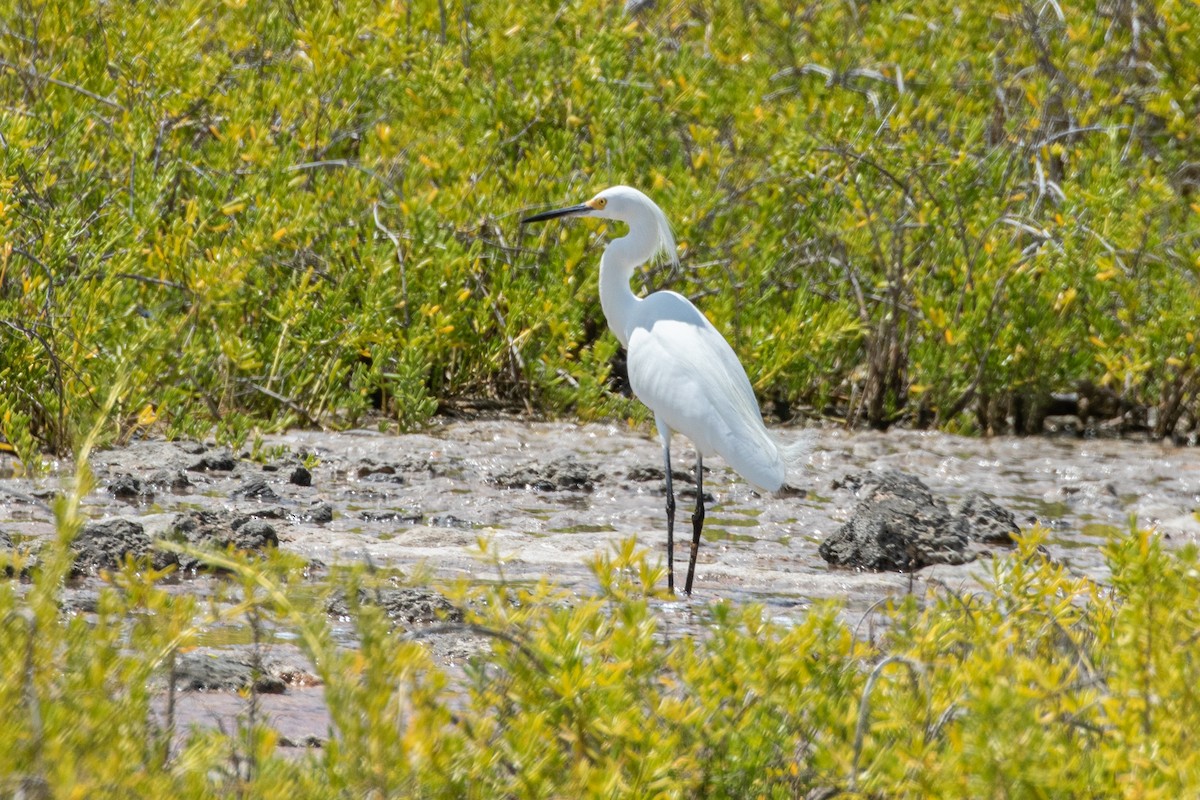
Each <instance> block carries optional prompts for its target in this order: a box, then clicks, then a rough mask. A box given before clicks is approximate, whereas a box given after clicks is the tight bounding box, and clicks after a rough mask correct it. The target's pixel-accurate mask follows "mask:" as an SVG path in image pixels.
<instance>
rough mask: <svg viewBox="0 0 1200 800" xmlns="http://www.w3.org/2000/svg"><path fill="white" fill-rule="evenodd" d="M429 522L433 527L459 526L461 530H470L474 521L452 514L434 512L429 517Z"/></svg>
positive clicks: (473, 525)
mask: <svg viewBox="0 0 1200 800" xmlns="http://www.w3.org/2000/svg"><path fill="white" fill-rule="evenodd" d="M429 524H430V525H432V526H434V527H435V528H459V529H461V530H470V529H471V528H474V527H475V523H474V522H470V521H469V520H465V519H459V518H458V517H456V516H454V515H453V514H436V515H434V516H432V517H430V518H429Z"/></svg>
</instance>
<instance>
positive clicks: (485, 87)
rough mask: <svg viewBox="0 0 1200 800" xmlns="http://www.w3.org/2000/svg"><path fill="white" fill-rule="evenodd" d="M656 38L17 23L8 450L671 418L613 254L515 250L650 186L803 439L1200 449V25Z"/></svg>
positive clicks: (480, 26)
mask: <svg viewBox="0 0 1200 800" xmlns="http://www.w3.org/2000/svg"><path fill="white" fill-rule="evenodd" d="M621 6H622V4H621V3H619V2H603V3H601V2H578V3H567V4H563V3H559V2H542V1H541V0H539V1H538V2H527V3H518V4H504V3H448V2H447V3H443V2H438V3H432V2H425V3H392V4H389V3H379V2H375V1H374V0H346V2H340V3H335V4H331V3H325V2H303V1H300V2H288V3H275V2H265V0H248V1H246V2H243V1H242V0H238V1H236V2H234V1H233V0H230V1H229V2H224V3H220V2H214V1H213V0H186V1H185V2H178V3H134V4H125V3H104V2H94V0H54V2H53V3H51V2H46V1H45V0H21V2H17V3H15V4H14V5H13V6H12V7H11V9H10V10H9V13H6V14H5V21H4V26H3V30H2V31H0V132H2V134H0V135H2V140H0V434H2V435H3V437H4V439H6V440H7V442H8V443H9V444H10V445H11V446H12V447H15V448H16V449H17V450H18V451H19V452H20V453H21V454H22V455H23V456H25V457H26V460H28V461H31V462H32V461H33V460H34V455H35V453H36V452H37V451H38V450H45V449H50V450H55V451H58V452H68V451H69V449H70V443H71V442H72V441H73V440H74V437H75V436H76V434H77V431H79V430H81V429H84V428H86V427H87V425H88V420H90V419H91V418H92V416H93V415H94V412H95V405H96V403H97V402H98V401H99V399H100V398H103V397H104V396H105V395H106V393H107V391H108V387H109V385H110V384H111V383H112V380H113V377H114V376H115V375H117V374H119V373H120V371H121V370H122V368H123V364H124V363H126V361H128V360H130V358H131V356H132V361H133V362H134V363H136V364H137V374H136V375H134V376H133V379H132V380H131V381H130V382H129V384H128V387H127V389H126V390H125V391H124V392H123V393H122V396H121V398H120V402H119V411H120V414H119V415H118V417H117V419H116V420H115V421H114V423H113V425H112V429H111V430H110V431H109V432H108V434H107V435H108V437H109V438H113V437H120V436H125V435H128V434H129V433H130V432H131V431H133V430H135V429H138V428H140V427H146V426H159V427H165V428H166V429H167V431H168V432H172V433H176V434H189V433H190V434H195V433H197V432H204V433H207V432H208V431H209V430H210V428H211V427H212V426H213V425H216V426H217V427H218V433H219V435H220V436H221V437H222V438H224V439H227V440H231V441H235V442H236V441H239V440H240V439H241V438H244V437H245V436H246V435H247V434H248V433H249V432H250V431H252V429H254V428H255V427H280V426H287V425H297V424H301V425H311V424H316V423H320V424H329V425H348V424H354V423H355V422H356V421H358V420H360V419H362V418H363V416H364V414H367V413H376V412H379V413H382V414H383V415H384V416H385V417H386V418H387V419H390V420H393V421H394V422H396V423H399V424H402V425H413V424H419V423H421V422H422V421H424V420H426V419H427V418H428V417H429V415H430V414H432V413H434V411H435V410H436V409H437V408H438V406H439V404H446V403H451V404H452V403H454V402H455V401H458V400H462V399H464V398H482V399H484V400H486V401H489V402H492V403H499V404H502V405H505V406H510V407H512V406H515V407H520V408H532V409H535V410H540V411H543V412H550V413H554V412H572V413H577V414H580V415H584V416H589V415H598V414H612V413H618V414H626V413H633V409H634V408H635V407H634V406H627V405H625V404H624V402H623V401H622V400H620V399H619V398H614V397H613V396H612V395H611V394H610V393H609V392H608V390H607V380H608V378H609V375H610V371H611V370H612V369H613V367H612V365H613V361H614V357H615V356H616V351H617V345H616V342H615V340H613V339H612V337H611V336H609V335H607V334H606V333H605V331H604V324H603V319H602V315H601V313H600V308H599V303H598V300H597V297H596V286H595V281H596V278H595V263H596V260H597V257H598V249H599V244H600V238H601V237H602V236H604V235H607V234H611V233H612V231H603V230H601V229H598V228H596V227H595V226H592V227H589V226H587V225H576V226H564V227H560V228H550V229H545V231H548V232H545V231H539V232H537V233H532V234H531V233H527V232H522V231H521V230H519V228H518V226H517V225H516V223H515V220H516V219H517V218H518V217H519V216H520V214H521V213H522V212H523V211H525V210H527V209H528V208H530V207H532V206H534V205H536V204H542V203H546V202H563V201H577V200H579V199H581V198H583V197H586V196H588V195H589V194H590V193H591V192H593V191H594V190H596V189H597V188H599V187H602V186H605V185H608V184H613V183H619V182H620V183H633V184H637V185H639V186H641V187H642V188H645V189H646V190H648V191H650V192H651V193H652V194H653V195H654V197H655V198H656V199H658V200H659V201H660V202H661V203H662V205H663V206H664V207H665V208H666V209H667V210H668V212H669V214H670V216H671V218H672V220H673V221H674V223H675V226H676V232H677V238H678V240H679V241H680V243H681V256H682V263H683V269H682V270H680V271H678V272H674V273H665V272H656V273H652V274H648V275H647V276H645V284H646V285H648V286H655V287H672V288H676V289H678V290H680V291H681V292H683V293H685V294H688V295H690V296H692V297H694V298H695V299H696V300H697V301H698V303H699V304H700V306H701V307H702V308H703V309H704V310H705V311H706V312H707V313H708V314H709V315H710V316H711V317H712V318H713V319H714V321H715V322H716V323H717V325H718V327H720V328H721V329H722V330H723V331H725V332H726V333H727V334H728V336H729V337H730V339H731V341H732V342H733V343H734V346H735V348H736V349H737V350H738V351H739V353H740V354H741V355H742V356H743V357H744V358H745V360H746V361H747V363H748V364H749V365H750V373H751V376H752V378H753V379H754V381H755V384H756V388H757V390H758V392H759V394H760V397H761V398H762V399H763V400H770V401H774V402H775V407H776V409H777V410H778V411H780V412H781V413H784V414H786V413H787V411H788V409H789V408H791V407H793V406H795V405H797V404H805V405H808V406H810V407H812V408H814V409H816V410H818V411H828V412H830V413H834V414H837V415H842V416H845V417H847V418H848V419H850V420H853V421H865V422H869V423H871V424H873V425H877V426H886V425H888V424H890V423H892V422H895V421H897V420H907V421H910V422H913V423H916V424H921V425H941V426H950V427H955V428H958V429H993V430H1004V429H1010V428H1011V429H1016V430H1019V431H1036V430H1038V429H1039V428H1040V427H1041V425H1042V420H1043V417H1044V416H1045V414H1046V413H1048V410H1049V408H1050V406H1049V403H1050V397H1051V393H1053V392H1056V391H1077V390H1078V391H1080V392H1082V393H1083V395H1084V397H1085V400H1086V401H1087V402H1086V407H1085V408H1084V413H1085V415H1087V414H1091V415H1093V416H1095V417H1097V418H1100V419H1109V418H1123V420H1124V424H1127V425H1131V426H1138V427H1144V428H1147V429H1149V430H1150V431H1152V432H1154V433H1157V434H1160V435H1165V434H1170V433H1172V432H1178V431H1187V430H1189V429H1193V428H1194V427H1195V423H1196V419H1197V411H1198V403H1197V393H1198V389H1200V379H1198V376H1200V372H1198V370H1197V367H1198V366H1200V353H1198V352H1197V348H1196V344H1195V339H1194V327H1195V326H1194V320H1195V312H1196V309H1197V308H1198V307H1200V289H1198V286H1197V265H1198V264H1200V249H1198V247H1197V234H1198V233H1200V214H1198V213H1197V210H1196V209H1197V208H1198V206H1197V205H1196V204H1195V197H1196V195H1195V192H1196V189H1197V187H1198V186H1200V172H1198V169H1197V166H1196V165H1197V164H1200V138H1198V137H1197V130H1200V128H1198V126H1197V121H1198V120H1200V94H1198V93H1197V92H1196V90H1195V87H1196V86H1197V85H1198V84H1200V58H1197V57H1196V54H1197V53H1198V52H1200V39H1198V37H1200V7H1198V6H1197V5H1196V4H1195V3H1192V2H1187V1H1186V0H1162V2H1157V3H1149V4H1147V3H1140V4H1129V3H1112V2H1108V1H1107V0H1105V1H1104V2H1101V1H1100V0H1087V1H1085V2H1079V3H1070V4H1067V3H1055V2H1044V3H1041V2H1039V3H1034V2H1013V1H1010V0H1005V2H1000V3H994V4H991V5H979V4H976V5H974V6H962V5H961V4H952V3H946V2H942V0H905V1H904V2H894V3H867V4H862V3H816V4H809V5H797V4H794V3H788V2H764V3H738V2H733V1H732V0H711V1H708V0H706V1H705V2H692V3H676V2H659V3H657V4H656V6H655V7H654V8H652V9H649V10H647V11H644V12H642V13H641V14H640V15H637V16H636V17H631V16H630V15H628V14H626V13H625V12H623V10H622V8H621ZM535 237H536V238H535ZM556 239H557V241H556ZM131 351H132V352H131ZM1122 415H1124V416H1123V417H1122Z"/></svg>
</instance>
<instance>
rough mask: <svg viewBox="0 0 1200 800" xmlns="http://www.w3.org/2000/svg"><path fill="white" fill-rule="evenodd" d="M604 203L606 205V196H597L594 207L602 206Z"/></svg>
mask: <svg viewBox="0 0 1200 800" xmlns="http://www.w3.org/2000/svg"><path fill="white" fill-rule="evenodd" d="M606 205H608V198H607V197H597V198H596V208H604V207H605V206H606Z"/></svg>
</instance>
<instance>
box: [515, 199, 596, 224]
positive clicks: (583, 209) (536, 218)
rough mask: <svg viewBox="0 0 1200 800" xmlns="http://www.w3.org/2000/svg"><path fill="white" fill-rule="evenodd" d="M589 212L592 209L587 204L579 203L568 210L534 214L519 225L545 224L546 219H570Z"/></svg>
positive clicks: (559, 209) (560, 209) (562, 209)
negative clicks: (530, 223)
mask: <svg viewBox="0 0 1200 800" xmlns="http://www.w3.org/2000/svg"><path fill="white" fill-rule="evenodd" d="M591 210H592V207H591V206H589V205H588V204H587V203H580V204H579V205H577V206H570V207H568V208H556V209H554V210H553V211H543V212H542V213H540V214H534V215H533V216H532V217H526V218H525V219H523V220H521V224H522V225H524V224H525V223H527V222H545V221H546V220H548V219H558V218H559V217H570V216H574V215H575V214H586V213H587V212H589V211H591Z"/></svg>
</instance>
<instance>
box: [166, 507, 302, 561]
mask: <svg viewBox="0 0 1200 800" xmlns="http://www.w3.org/2000/svg"><path fill="white" fill-rule="evenodd" d="M166 538H168V539H172V540H174V541H178V542H185V543H187V544H190V545H193V546H196V547H208V548H217V549H223V548H226V547H229V546H230V545H232V546H233V547H235V548H237V549H238V550H251V551H255V552H261V551H262V550H265V549H266V548H268V547H278V546H279V536H278V535H277V534H276V532H275V528H274V526H272V525H271V524H270V523H269V522H266V521H265V520H261V519H256V518H254V517H248V516H234V515H232V514H219V513H217V512H214V511H185V512H183V513H182V514H177V515H176V516H175V519H174V520H172V521H171V525H170V527H169V528H168V529H167V535H166ZM179 565H180V567H182V568H183V569H187V570H198V569H202V568H204V566H205V563H204V561H203V560H201V559H198V558H195V557H193V556H188V555H181V556H179Z"/></svg>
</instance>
